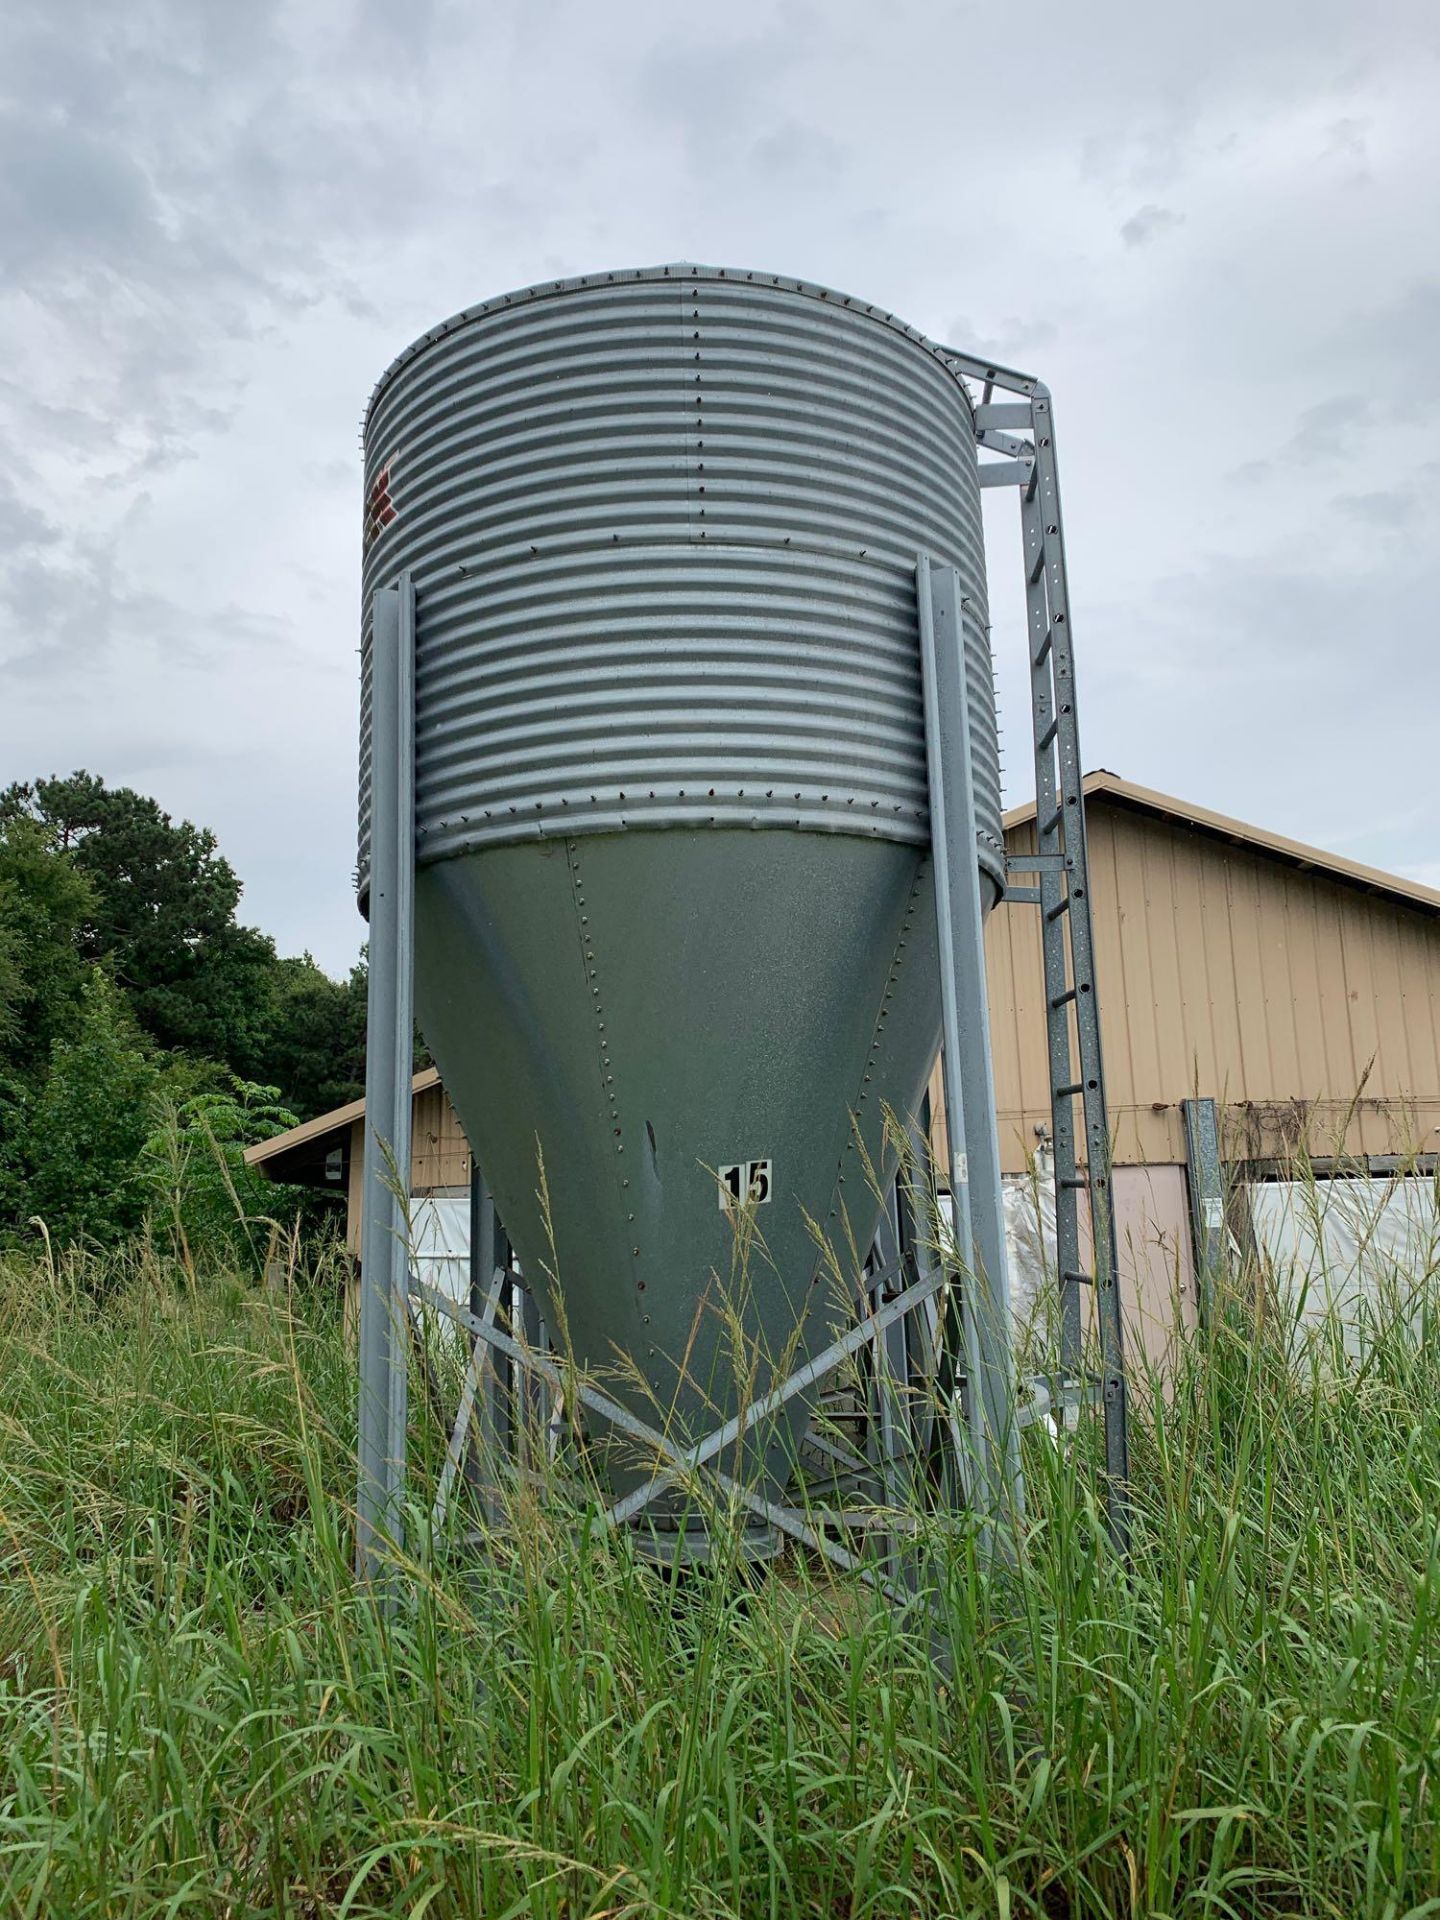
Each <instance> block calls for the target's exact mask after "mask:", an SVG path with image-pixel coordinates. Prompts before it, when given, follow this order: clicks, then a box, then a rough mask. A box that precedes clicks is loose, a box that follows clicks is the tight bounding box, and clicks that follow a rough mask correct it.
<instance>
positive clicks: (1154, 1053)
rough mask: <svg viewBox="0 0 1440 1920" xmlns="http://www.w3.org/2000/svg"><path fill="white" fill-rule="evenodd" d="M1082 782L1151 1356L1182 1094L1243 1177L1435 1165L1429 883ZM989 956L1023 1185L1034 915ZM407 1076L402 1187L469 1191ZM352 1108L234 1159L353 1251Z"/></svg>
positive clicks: (1017, 828)
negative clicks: (326, 1204) (307, 1188)
mask: <svg viewBox="0 0 1440 1920" xmlns="http://www.w3.org/2000/svg"><path fill="white" fill-rule="evenodd" d="M1085 791H1086V795H1087V816H1086V817H1087V822H1088V834H1089V852H1090V876H1091V894H1092V899H1091V910H1092V915H1093V919H1094V927H1095V942H1096V977H1097V980H1098V983H1099V989H1100V1007H1101V1027H1102V1035H1103V1044H1104V1050H1105V1068H1106V1080H1107V1086H1108V1093H1109V1104H1110V1118H1111V1127H1112V1131H1113V1137H1114V1152H1113V1160H1114V1175H1113V1190H1114V1196H1115V1207H1116V1219H1117V1227H1118V1233H1119V1239H1120V1246H1121V1267H1122V1275H1121V1278H1122V1286H1123V1288H1124V1292H1125V1297H1126V1298H1127V1300H1128V1302H1129V1312H1130V1317H1131V1320H1132V1323H1134V1324H1135V1325H1136V1326H1137V1329H1138V1331H1139V1332H1140V1335H1141V1338H1142V1340H1143V1342H1144V1345H1145V1347H1146V1348H1147V1350H1148V1351H1149V1352H1151V1354H1152V1355H1154V1356H1157V1357H1158V1356H1159V1354H1160V1353H1161V1351H1162V1350H1163V1348H1164V1347H1165V1346H1166V1345H1167V1344H1168V1342H1169V1340H1170V1339H1171V1337H1172V1335H1173V1330H1174V1328H1175V1327H1176V1326H1177V1325H1183V1324H1185V1323H1186V1322H1187V1321H1188V1320H1190V1319H1191V1318H1192V1317H1193V1313H1194V1286H1193V1270H1194V1259H1193V1251H1192V1245H1191V1231H1190V1217H1191V1203H1190V1191H1189V1186H1188V1185H1187V1179H1186V1158H1187V1155H1186V1132H1185V1126H1184V1121H1183V1117H1182V1110H1181V1103H1182V1102H1183V1101H1185V1100H1187V1099H1192V1098H1194V1097H1196V1096H1199V1097H1203V1098H1208V1099H1211V1100H1213V1101H1215V1102H1216V1103H1217V1106H1218V1108H1219V1112H1220V1122H1221V1125H1220V1133H1221V1140H1222V1150H1223V1154H1224V1158H1225V1159H1226V1161H1227V1162H1229V1163H1230V1165H1231V1167H1232V1169H1235V1170H1236V1171H1237V1172H1239V1173H1241V1174H1243V1175H1247V1176H1253V1177H1262V1176H1264V1175H1266V1174H1269V1173H1273V1172H1274V1171H1275V1170H1276V1169H1277V1167H1279V1166H1281V1165H1283V1163H1285V1162H1286V1161H1288V1160H1289V1159H1290V1158H1291V1157H1292V1156H1293V1154H1294V1152H1295V1150H1296V1149H1297V1147H1299V1146H1301V1145H1302V1144H1303V1145H1305V1146H1306V1147H1308V1150H1309V1152H1310V1153H1311V1155H1312V1156H1315V1157H1316V1159H1317V1162H1318V1163H1319V1164H1320V1165H1321V1167H1322V1168H1323V1167H1324V1166H1325V1164H1326V1163H1327V1162H1334V1163H1336V1164H1337V1165H1339V1164H1345V1165H1346V1166H1347V1167H1348V1168H1349V1169H1351V1170H1354V1169H1359V1170H1361V1171H1368V1172H1370V1173H1376V1174H1385V1173H1389V1172H1392V1171H1393V1170H1394V1169H1395V1168H1396V1166H1397V1165H1399V1164H1401V1163H1406V1164H1410V1165H1413V1166H1415V1167H1417V1168H1419V1169H1421V1170H1425V1169H1431V1168H1433V1167H1434V1165H1435V1159H1436V1155H1437V1153H1440V893H1437V892H1435V891H1434V890H1433V889H1431V888H1429V887H1425V886H1421V885H1419V884H1418V883H1417V882H1414V881H1409V880H1404V879H1401V878H1399V877H1398V876H1396V875H1393V874H1388V873H1382V872H1379V871H1378V870H1376V869H1374V868H1370V867H1364V866H1360V865H1358V864H1356V863H1355V862H1353V861H1349V860H1345V859H1342V858H1340V857H1339V856H1338V855H1335V854H1330V853H1326V852H1323V851H1321V850H1320V849H1318V848H1315V847H1309V846H1304V845H1302V844H1300V843H1299V842H1296V841H1292V840H1287V839H1284V838H1282V837H1281V836H1280V835H1278V834H1273V833H1268V832H1265V831H1263V830H1262V829H1260V828H1257V827H1252V826H1249V825H1247V824H1245V823H1244V822H1243V821H1239V820H1233V819H1230V818H1228V817H1227V816H1225V815H1223V814H1217V813H1212V812H1210V811H1209V810H1207V809H1205V808H1202V807H1192V806H1188V805H1186V804H1185V803H1184V802H1183V801H1180V800H1176V799H1173V798H1171V797H1170V796H1169V795H1167V794H1162V793H1157V792H1153V791H1151V790H1150V789H1148V788H1145V787H1139V786H1135V785H1133V784H1132V783H1131V782H1129V781H1126V780H1122V779H1120V778H1119V777H1118V776H1117V775H1115V774H1112V773H1103V772H1102V773H1094V774H1091V775H1089V776H1087V778H1086V781H1085ZM1005 835H1006V845H1007V849H1008V850H1009V851H1010V852H1011V853H1016V854H1018V853H1025V852H1032V851H1033V850H1034V808H1033V806H1030V807H1021V808H1017V809H1016V810H1015V811H1014V812H1012V813H1010V814H1007V815H1006V818H1005ZM986 957H987V962H988V967H989V985H990V1010H991V1021H992V1043H993V1048H994V1062H995V1078H996V1094H997V1108H998V1113H999V1123H1000V1147H1001V1156H1002V1164H1003V1167H1004V1170H1005V1172H1006V1174H1007V1175H1008V1176H1010V1177H1011V1179H1012V1181H1014V1182H1015V1183H1017V1185H1018V1184H1019V1183H1020V1182H1021V1181H1022V1179H1023V1177H1024V1176H1025V1175H1026V1173H1027V1169H1029V1170H1030V1171H1031V1173H1032V1176H1033V1167H1032V1165H1031V1157H1032V1156H1033V1155H1034V1154H1035V1152H1036V1149H1037V1148H1040V1149H1041V1153H1042V1158H1041V1167H1042V1170H1043V1165H1044V1161H1043V1147H1044V1141H1045V1139H1046V1137H1047V1136H1048V1132H1049V1127H1050V1094H1049V1081H1048V1077H1047V1073H1046V1053H1045V1045H1046V1042H1045V1020H1044V1006H1045V1000H1044V985H1043V976H1042V969H1041V955H1040V926H1039V914H1038V912H1037V911H1036V910H1035V909H1034V908H1033V907H1031V906H1028V905H1020V904H1017V905H1011V906H1006V907H1002V908H1000V909H999V910H997V911H996V912H995V913H994V914H993V915H992V916H991V919H990V924H989V929H988V934H987V942H986ZM414 1086H415V1096H414V1097H415V1107H414V1136H413V1151H412V1162H411V1182H412V1187H413V1190H414V1192H415V1193H416V1194H417V1195H453V1196H457V1197H458V1196H461V1195H464V1194H466V1193H467V1192H468V1186H469V1179H470V1158H469V1149H468V1146H467V1143H466V1140H465V1136H464V1133H463V1131H462V1130H461V1127H460V1124H459V1122H458V1120H457V1119H456V1117H455V1113H454V1110H453V1109H452V1107H451V1106H450V1103H449V1101H448V1100H447V1099H446V1097H445V1092H444V1089H443V1087H442V1086H441V1085H440V1080H439V1075H438V1074H437V1073H435V1071H434V1070H433V1069H431V1070H429V1071H427V1072H425V1073H421V1074H417V1075H416V1078H415V1083H414ZM938 1091H939V1083H938V1066H937V1078H936V1080H935V1081H934V1082H932V1096H933V1095H935V1094H938ZM931 1104H932V1108H933V1109H934V1110H935V1111H936V1112H937V1113H943V1107H942V1105H941V1103H940V1101H939V1100H938V1098H935V1097H932V1102H931ZM363 1113H364V1103H363V1102H361V1101H357V1102H355V1103H353V1104H352V1105H351V1106H348V1107H342V1108H340V1109H339V1110H338V1111H336V1112H334V1113H330V1114H324V1115H322V1116H320V1117H319V1118H318V1119H315V1120H312V1121H309V1122H308V1123H307V1124H306V1125H304V1126H301V1127H297V1128H295V1129H293V1130H292V1131H291V1132H289V1133H285V1134H281V1135H279V1136H278V1137H277V1138H276V1139H274V1140H269V1141H266V1142H265V1143H264V1144H263V1145H261V1146H259V1147H254V1148H252V1149H251V1150H250V1151H249V1153H248V1154H247V1156H246V1158H247V1159H248V1160H249V1162H250V1163H251V1164H252V1165H254V1166H256V1167H259V1168H260V1169H261V1170H263V1171H264V1172H265V1173H266V1174H268V1175H269V1176H270V1177H271V1178H273V1179H276V1180H281V1181H292V1182H296V1183H298V1184H304V1185H317V1186H326V1185H328V1186H332V1187H336V1188H343V1189H344V1190H346V1192H347V1193H348V1201H349V1213H348V1235H347V1237H348V1241H349V1245H350V1247H351V1249H352V1250H354V1249H356V1248H358V1245H359V1224H360V1223H359V1207H360V1165H361V1151H362V1137H363ZM942 1124H943V1123H942ZM937 1162H938V1164H940V1165H942V1166H943V1165H944V1164H946V1156H945V1154H944V1152H943V1149H942V1150H940V1151H938V1152H937Z"/></svg>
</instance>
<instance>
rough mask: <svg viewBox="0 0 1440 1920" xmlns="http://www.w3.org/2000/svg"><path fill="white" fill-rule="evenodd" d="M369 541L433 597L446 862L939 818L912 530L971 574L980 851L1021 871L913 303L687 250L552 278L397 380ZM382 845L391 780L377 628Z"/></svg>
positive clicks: (427, 612) (966, 516)
mask: <svg viewBox="0 0 1440 1920" xmlns="http://www.w3.org/2000/svg"><path fill="white" fill-rule="evenodd" d="M365 448H366V467H365V482H366V500H367V506H371V505H373V501H374V498H375V496H376V490H377V489H380V490H381V491H383V493H384V496H385V499H386V502H387V505H386V509H385V511H386V513H387V514H388V513H390V512H391V509H392V507H393V517H391V518H389V519H388V521H387V522H386V523H385V524H383V525H380V524H378V523H375V522H373V521H372V524H371V528H370V531H371V532H372V534H373V536H374V537H373V538H372V539H371V543H370V545H369V547H368V548H367V552H366V560H365V582H364V583H365V595H366V606H367V609H368V606H369V602H370V596H371V594H372V592H373V591H374V589H375V588H377V587H378V586H380V585H382V584H384V583H385V582H387V581H390V580H393V579H394V578H395V577H396V575H397V573H398V572H399V571H400V570H401V569H404V568H408V569H410V570H411V572H412V573H413V575H414V578H415V582H416V587H417V593H418V611H417V662H416V675H417V681H416V688H417V690H416V700H417V739H416V821H417V851H418V856H419V858H420V859H421V861H422V862H425V861H430V860H435V859H441V858H445V857H448V856H450V855H453V854H457V853H463V852H468V851H473V850H475V849H477V848H479V847H482V846H487V845H498V844H506V843H509V842H513V841H515V840H518V839H533V838H535V837H536V836H545V835H548V834H556V833H560V834H566V835H572V834H575V833H579V832H587V831H588V832H613V831H616V830H618V829H620V828H624V827H642V826H670V825H690V826H707V825H715V826H725V825H732V826H733V825H744V826H802V827H806V828H809V829H812V830H815V829H818V830H823V831H834V832H842V833H858V834H873V835H881V836H886V837H889V838H894V839H901V840H906V841H910V842H913V843H915V844H922V845H923V844H924V843H925V841H926V839H927V838H928V819H927V813H926V771H925V744H924V728H923V716H922V709H921V699H920V672H919V655H918V641H917V628H916V607H915V586H914V569H915V557H916V553H917V550H919V549H922V548H923V549H924V550H926V551H928V552H929V553H931V554H932V556H933V557H934V558H936V559H938V560H943V561H949V562H951V563H953V564H954V565H956V566H957V567H958V568H959V569H960V572H961V577H962V580H963V581H964V584H965V595H966V609H965V611H966V621H965V644H966V648H967V665H968V682H969V690H970V701H971V710H972V734H973V748H974V767H975V783H976V814H977V824H978V852H979V856H980V859H981V863H982V865H983V866H984V867H985V868H986V869H987V870H988V871H989V872H990V873H991V874H992V876H993V877H994V878H995V879H996V881H997V884H998V883H1000V882H1001V881H1002V880H1003V869H1002V865H1001V860H1000V851H1001V845H1002V841H1001V824H1000V787H999V758H998V747H997V737H996V719H995V705H994V684H993V678H992V672H991V661H990V649H989V639H988V631H987V614H986V600H985V575H984V554H983V530H982V523H981V513H980V493H979V481H978V474H977V455H976V448H975V441H974V428H973V420H972V416H971V412H970V403H969V399H968V395H967V393H966V390H965V388H964V385H963V383H962V381H961V380H960V378H959V376H958V375H957V374H956V372H955V371H954V370H953V369H952V368H951V367H950V366H949V365H947V363H946V362H945V360H944V359H943V357H942V356H941V354H940V352H939V351H938V350H937V349H936V348H934V347H933V346H932V345H931V344H930V343H929V342H927V341H925V340H924V339H923V338H922V337H921V336H920V335H919V334H917V333H915V332H914V331H913V329H910V328H906V327H904V326H902V325H900V324H899V323H897V322H895V321H894V320H893V319H892V318H891V316H889V315H886V314H883V313H881V312H879V311H878V310H876V309H872V308H869V307H865V306H863V305H861V304H860V303H857V302H853V301H849V300H846V299H844V298H843V297H842V296H839V295H834V294H831V293H828V292H827V291H826V290H824V289H821V288H816V287H811V286H808V285H805V284H802V283H799V282H796V281H784V282H781V281H779V280H777V279H773V278H772V277H770V276H762V275H754V274H739V275H736V274H730V273H726V272H723V271H721V270H718V269H704V268H693V267H671V268H659V269H650V270H645V271H642V272H638V273H625V274H614V275H601V276H596V277H592V278H590V279H588V280H586V281H583V282H582V281H571V282H566V283H563V284H560V285H555V286H548V287H546V286H542V287H537V288H532V289H528V290H526V291H525V292H524V293H522V294H518V295H512V296H508V297H506V298H504V299H502V300H496V301H491V302H489V303H487V304H486V305H485V306H484V307H480V308H476V309H474V310H472V311H471V312H469V313H466V314H462V315H460V316H458V317H457V319H456V320H455V321H452V322H449V323H447V325H446V326H445V327H443V328H440V329H437V330H435V332H433V333H432V334H430V335H427V336H426V337H425V338H424V339H423V340H422V341H420V342H417V344H416V346H415V347H414V348H412V349H411V350H409V351H408V352H407V353H406V354H405V355H403V356H402V357H401V359H400V360H399V361H398V362H397V363H396V364H395V366H394V367H392V368H391V370H390V371H389V372H388V373H387V374H386V376H385V377H384V379H383V380H382V381H381V383H380V385H379V387H378V388H377V390H376V393H375V395H374V397H373V399H372V401H371V405H370V409H369V412H368V415H367V420H366V429H365ZM361 734H362V745H361V773H360V828H361V832H360V870H361V884H362V891H363V884H364V878H363V876H364V869H365V865H366V860H367V847H366V835H367V820H368V812H369V762H368V755H369V737H370V673H369V634H368V612H367V616H366V621H365V632H364V635H363V646H362V699H361Z"/></svg>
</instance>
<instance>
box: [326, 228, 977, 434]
mask: <svg viewBox="0 0 1440 1920" xmlns="http://www.w3.org/2000/svg"><path fill="white" fill-rule="evenodd" d="M677 279H687V280H734V281H739V282H741V283H745V282H750V281H763V282H764V283H765V284H766V285H767V286H771V287H776V288H779V289H780V290H782V291H783V292H785V293H799V294H804V295H806V296H807V297H808V298H810V299H813V300H823V301H825V302H826V304H827V305H836V306H840V307H844V308H846V309H848V310H849V311H850V312H852V313H861V314H864V315H865V316H866V317H867V318H869V319H871V320H874V321H876V322H877V323H878V324H879V325H880V326H884V327H889V328H890V329H891V330H892V332H895V333H899V334H902V335H903V336H904V337H905V339H907V340H913V341H914V343H915V345H916V346H917V347H921V348H923V350H924V351H925V352H926V353H929V354H931V355H933V356H934V358H935V359H936V360H938V361H939V363H940V365H941V366H942V367H943V368H944V369H945V371H946V372H947V373H948V374H951V375H952V376H953V377H954V380H955V384H956V386H958V387H959V389H960V391H961V393H962V394H963V395H964V396H965V402H966V405H967V406H971V407H973V404H974V402H973V398H972V395H971V393H970V389H969V387H968V386H967V385H966V382H965V379H964V376H963V374H962V373H961V372H960V370H959V368H958V367H957V366H956V365H955V358H954V357H955V355H956V354H957V353H958V352H959V351H960V350H959V349H958V348H954V347H944V346H941V345H940V344H939V343H938V342H937V341H934V340H932V339H930V338H929V336H928V335H926V334H923V333H921V331H920V329H919V328H918V327H912V326H909V325H907V323H906V322H905V321H903V320H899V319H897V318H896V316H895V315H894V314H893V313H891V312H890V311H888V309H886V308H885V307H877V306H875V305H873V304H872V303H871V302H870V301H868V300H857V299H856V298H855V297H854V295H852V294H848V293H840V292H837V290H836V289H835V288H834V287H822V286H821V285H820V284H819V283H818V282H817V281H813V280H798V279H796V278H795V276H794V275H793V274H785V273H766V272H763V271H761V270H760V269H758V268H755V269H752V268H749V267H709V266H702V265H701V264H700V263H699V262H697V261H693V260H670V261H665V262H662V263H661V264H660V265H658V266H653V267H621V268H616V269H614V270H613V271H604V272H600V273H579V274H572V275H571V276H570V277H569V278H568V279H563V280H538V281H536V283H535V284H534V285H533V286H529V287H516V288H513V289H512V290H511V291H510V292H509V293H498V294H496V295H495V296H494V298H493V299H490V300H482V301H480V302H479V303H478V304H477V305H475V306H473V307H462V308H461V309H460V311H459V312H458V313H452V314H451V315H450V317H449V319H448V320H442V321H440V322H439V323H438V325H436V326H433V327H428V328H427V329H426V331H425V332H424V333H422V334H421V335H420V336H419V338H418V339H415V340H412V341H411V342H410V344H409V346H408V347H403V348H402V349H401V350H400V352H399V353H397V354H396V356H395V358H394V359H393V360H392V361H391V362H390V364H389V366H387V367H386V369H385V371H384V372H383V373H382V374H381V375H380V378H379V379H378V380H377V381H376V382H375V385H374V386H373V387H372V388H371V390H370V398H369V399H368V400H367V401H366V403H365V419H364V422H363V426H364V427H368V426H369V423H370V415H371V413H372V412H373V411H374V408H375V403H376V401H377V400H378V399H379V398H380V395H381V394H382V393H383V392H384V391H385V389H386V387H387V386H389V384H390V382H391V380H392V379H393V378H394V377H395V375H396V374H397V373H398V372H399V371H400V369H401V367H404V366H408V365H409V363H410V362H411V361H412V360H414V359H417V358H418V357H419V355H420V354H422V353H423V352H424V351H425V349H426V348H427V347H433V346H434V345H436V343H437V342H439V341H441V340H443V339H445V338H446V336H447V335H448V334H451V333H453V332H454V331H455V330H456V328H457V327H462V326H466V325H468V324H469V322H471V321H472V320H479V319H482V318H483V317H484V316H485V315H486V314H487V313H498V312H500V311H501V310H502V309H504V308H506V307H514V306H519V305H521V304H528V303H529V302H530V301H532V300H543V299H546V298H550V297H553V296H554V295H556V294H561V293H575V292H578V291H579V290H580V289H581V288H582V287H603V286H610V285H615V284H618V283H620V282H625V283H631V282H638V281H645V280H652V281H655V282H657V283H660V282H664V281H666V280H677Z"/></svg>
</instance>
